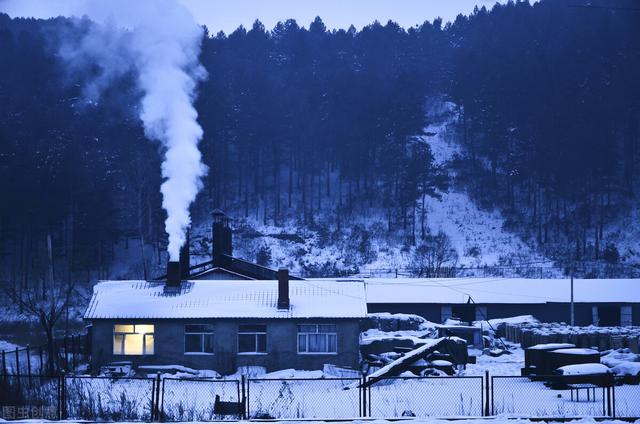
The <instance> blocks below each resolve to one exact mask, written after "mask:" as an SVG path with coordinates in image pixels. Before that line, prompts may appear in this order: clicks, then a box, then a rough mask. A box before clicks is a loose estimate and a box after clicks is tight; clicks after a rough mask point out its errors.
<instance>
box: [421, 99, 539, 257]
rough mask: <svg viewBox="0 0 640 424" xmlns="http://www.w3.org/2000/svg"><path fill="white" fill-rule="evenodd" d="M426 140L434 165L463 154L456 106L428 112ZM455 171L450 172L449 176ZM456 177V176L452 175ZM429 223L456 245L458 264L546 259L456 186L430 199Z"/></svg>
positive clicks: (502, 220)
mask: <svg viewBox="0 0 640 424" xmlns="http://www.w3.org/2000/svg"><path fill="white" fill-rule="evenodd" d="M428 118H429V121H433V122H436V123H435V124H433V125H430V126H428V127H427V128H425V133H426V134H434V135H431V136H425V137H423V138H424V139H425V140H426V141H427V142H428V143H429V145H430V146H431V151H432V152H433V155H434V158H435V162H436V163H437V164H439V165H445V164H447V163H448V162H450V161H451V160H452V159H454V157H455V155H457V154H460V153H461V150H460V146H459V145H458V143H457V142H456V132H455V128H454V124H455V122H456V121H457V118H458V117H457V113H456V109H455V105H453V104H452V103H445V104H442V105H438V107H434V108H432V109H431V110H430V112H429V116H428ZM452 173H453V171H450V175H451V174H452ZM451 176H452V177H454V178H455V174H453V175H451ZM428 207H429V209H428V215H427V216H428V219H427V223H428V226H429V229H430V230H431V232H432V233H437V232H438V231H443V232H444V233H445V234H447V235H448V236H449V238H450V240H451V242H452V244H453V245H454V246H455V249H456V251H457V252H458V256H459V265H462V266H467V267H479V266H484V265H505V264H513V263H540V262H543V261H544V260H545V258H544V257H542V256H541V255H539V254H538V253H537V252H536V251H535V248H534V247H532V246H530V245H528V244H527V243H525V242H524V241H523V240H521V239H520V238H519V237H518V236H516V235H515V234H513V233H511V232H509V231H508V230H506V229H504V227H503V226H504V219H503V217H502V216H501V214H500V212H499V211H497V210H491V211H487V210H482V209H480V208H478V207H477V206H476V205H475V204H474V202H473V200H472V199H471V198H470V197H469V196H468V194H467V193H466V192H464V191H461V189H460V188H458V187H457V186H456V185H455V184H454V185H453V186H452V188H451V189H450V191H449V192H448V193H442V199H440V200H438V199H429V201H428Z"/></svg>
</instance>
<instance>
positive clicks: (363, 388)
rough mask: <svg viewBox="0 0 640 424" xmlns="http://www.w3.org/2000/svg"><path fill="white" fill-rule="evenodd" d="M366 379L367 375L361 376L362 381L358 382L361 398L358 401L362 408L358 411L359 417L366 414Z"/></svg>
mask: <svg viewBox="0 0 640 424" xmlns="http://www.w3.org/2000/svg"><path fill="white" fill-rule="evenodd" d="M366 381H367V377H364V376H363V377H362V382H361V383H360V397H361V398H362V402H360V407H361V408H362V412H361V413H360V416H361V417H366V416H367V388H366V386H365V385H364V383H365V382H366Z"/></svg>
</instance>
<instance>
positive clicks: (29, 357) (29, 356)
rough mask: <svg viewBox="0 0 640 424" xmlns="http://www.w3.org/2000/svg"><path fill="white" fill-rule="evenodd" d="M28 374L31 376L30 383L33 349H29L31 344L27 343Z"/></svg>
mask: <svg viewBox="0 0 640 424" xmlns="http://www.w3.org/2000/svg"><path fill="white" fill-rule="evenodd" d="M26 352H27V376H28V378H29V383H31V351H30V349H29V345H27V350H26Z"/></svg>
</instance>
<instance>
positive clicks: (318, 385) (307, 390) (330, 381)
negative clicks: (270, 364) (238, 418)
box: [247, 378, 362, 419]
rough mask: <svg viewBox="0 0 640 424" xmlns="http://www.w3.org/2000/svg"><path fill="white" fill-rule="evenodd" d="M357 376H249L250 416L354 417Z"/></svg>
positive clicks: (359, 392) (359, 394)
mask: <svg viewBox="0 0 640 424" xmlns="http://www.w3.org/2000/svg"><path fill="white" fill-rule="evenodd" d="M361 383H362V380H360V379H359V378H321V379H318V378H315V379H312V378H295V379H249V380H248V386H247V409H248V417H249V418H273V419H281V418H355V417H360V416H361V414H362V409H361V405H362V388H361Z"/></svg>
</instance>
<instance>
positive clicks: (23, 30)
mask: <svg viewBox="0 0 640 424" xmlns="http://www.w3.org/2000/svg"><path fill="white" fill-rule="evenodd" d="M614 3H615V5H614ZM632 6H633V4H632V2H630V1H627V2H625V1H616V2H602V4H601V5H600V4H598V5H594V4H593V2H585V1H579V0H543V1H540V2H538V3H536V4H535V5H530V4H529V3H528V2H515V3H513V2H510V3H508V4H506V5H496V6H495V7H493V8H491V9H490V10H487V9H485V8H482V9H476V10H475V11H474V12H473V13H472V14H471V15H470V16H468V17H467V16H462V15H461V16H459V17H458V18H457V19H456V20H455V21H454V22H452V23H447V24H443V23H442V22H441V21H440V20H434V21H433V22H425V23H424V24H422V25H420V26H417V27H413V28H408V29H404V28H401V27H400V26H398V25H397V24H395V23H394V22H387V23H378V22H374V23H372V24H371V25H369V26H367V27H365V28H363V29H362V30H360V31H357V30H356V29H355V28H353V27H351V28H348V29H341V30H331V31H329V30H327V28H326V27H325V25H324V24H323V22H322V20H321V18H316V19H315V20H314V21H313V22H312V23H311V24H309V25H307V26H303V25H302V23H297V22H295V21H293V20H288V21H285V22H281V23H278V24H277V25H276V26H275V27H274V28H272V29H266V28H265V27H264V26H263V25H262V24H261V23H260V22H255V23H254V25H253V27H252V28H251V29H245V28H242V27H239V28H238V29H237V30H236V31H234V32H233V33H231V34H228V35H227V34H223V33H218V34H210V33H208V32H206V37H205V39H204V40H203V45H202V53H201V62H202V64H203V65H204V66H205V68H206V69H207V71H208V73H209V78H208V79H207V80H206V81H204V82H203V83H202V84H201V86H200V90H199V97H198V100H197V110H198V113H199V121H200V123H201V125H202V127H203V129H204V138H203V140H202V143H201V144H200V149H201V151H202V152H203V155H204V161H205V163H206V164H207V166H208V167H209V173H208V175H207V177H206V181H205V188H204V190H203V192H202V193H201V194H200V196H199V198H198V200H197V202H196V204H195V205H194V206H193V208H192V209H193V216H194V222H195V223H196V224H197V223H203V224H204V223H206V222H207V220H208V219H209V218H208V215H207V214H208V212H209V211H211V210H212V209H213V208H215V207H219V208H222V209H224V210H225V211H227V212H228V213H229V214H230V215H232V216H234V217H236V218H239V220H238V222H240V223H239V224H237V225H238V226H242V225H244V224H242V222H246V220H245V218H246V219H251V220H253V221H255V222H260V223H261V224H262V225H265V226H272V227H274V228H275V227H279V226H282V225H284V224H285V223H289V224H288V225H290V223H291V222H295V223H297V225H299V227H300V228H312V229H314V228H315V229H327V228H329V229H330V231H329V232H328V233H327V234H326V237H327V238H328V239H331V238H332V237H334V238H335V237H337V234H340V232H341V231H347V229H348V230H349V231H350V234H352V235H353V234H355V233H354V231H353V230H354V228H360V227H359V225H360V224H359V223H360V222H362V221H363V220H365V221H366V220H367V219H368V218H370V217H371V216H372V214H374V213H377V214H380V216H382V217H383V221H382V222H383V225H382V227H381V228H380V229H379V231H381V232H388V233H390V234H391V233H393V234H395V235H398V234H400V236H399V240H401V242H400V243H401V244H402V245H403V248H405V249H408V250H409V251H413V252H415V254H416V258H423V259H424V258H433V257H434V256H437V257H438V258H436V259H435V261H436V262H437V261H440V262H439V264H440V265H441V264H442V263H443V262H446V261H447V254H446V252H444V254H441V253H442V250H443V249H444V250H447V249H449V248H448V247H447V243H446V240H444V241H443V237H445V236H444V235H442V234H431V233H430V231H429V230H428V229H427V227H426V226H425V220H428V219H429V217H428V215H427V213H426V208H425V201H426V200H428V199H437V198H438V197H439V196H440V195H441V193H444V192H446V191H447V190H449V189H450V188H451V187H452V186H457V187H461V188H462V189H464V190H466V191H467V192H468V193H470V195H471V196H472V198H473V199H474V200H475V201H476V202H477V203H478V204H480V205H482V206H483V207H486V208H498V209H499V210H500V211H502V213H503V214H504V216H505V217H506V218H507V222H508V224H509V225H510V228H511V229H512V230H513V231H514V232H516V233H518V234H519V235H520V236H521V237H522V238H523V239H525V240H531V241H532V242H533V243H535V244H536V248H537V249H539V251H540V252H543V253H544V254H545V255H546V257H548V258H551V259H552V260H554V261H557V263H558V264H561V265H560V266H566V265H567V264H568V263H570V262H573V261H596V262H597V261H607V262H609V263H615V262H618V261H619V253H618V250H617V247H616V246H615V245H614V244H612V243H609V241H608V240H607V237H606V234H605V231H604V228H605V227H606V225H607V223H608V221H609V220H611V219H613V218H614V217H615V216H616V215H617V214H619V213H621V211H622V212H624V211H625V210H626V209H628V208H630V207H631V206H630V205H632V204H634V202H635V199H637V197H636V196H637V193H638V191H639V190H640V188H639V187H638V186H637V177H638V173H639V172H640V169H638V156H639V153H638V148H639V143H640V79H639V78H638V75H640V11H638V9H637V8H636V9H634V8H633V7H632ZM81 31H83V28H82V25H77V24H76V23H74V22H72V21H70V20H68V19H66V18H57V19H52V20H46V21H42V20H33V19H11V18H10V17H9V16H7V15H3V14H0V54H1V56H2V60H0V179H1V180H2V181H3V182H2V184H0V199H2V201H0V262H1V263H0V266H1V268H2V270H3V274H2V278H1V280H2V281H3V283H6V284H8V285H11V286H20V287H28V286H33V285H38V284H41V283H42V284H43V286H44V282H45V281H46V280H47V279H53V280H59V281H62V280H64V281H70V280H74V279H75V280H83V281H89V280H91V279H95V278H105V277H109V276H112V271H110V270H111V269H112V268H111V266H112V263H113V261H114V257H115V256H116V254H117V252H116V250H117V249H119V248H121V247H122V246H123V245H124V246H125V247H126V248H127V249H137V250H139V251H140V252H141V253H140V256H139V257H140V261H141V263H142V266H141V272H140V275H137V276H138V277H145V278H147V277H151V276H153V275H152V274H153V271H154V265H153V264H156V266H157V265H160V264H161V263H162V262H163V256H162V255H163V249H164V248H165V246H166V239H165V237H166V236H165V234H164V228H163V221H164V212H163V210H162V208H161V195H160V192H159V186H160V184H161V174H160V155H159V152H158V149H159V147H158V146H157V145H156V144H154V143H152V142H149V141H147V140H146V139H145V137H144V133H143V131H142V128H141V125H140V122H139V120H138V118H137V114H136V111H135V107H136V106H135V105H136V104H137V101H136V99H137V98H138V96H139V95H140V94H139V93H138V92H137V91H136V89H135V87H134V84H133V83H132V81H131V80H130V79H129V78H128V77H125V78H122V79H120V80H118V81H117V82H116V83H115V84H114V85H113V86H111V87H109V89H108V90H107V91H106V92H105V93H104V94H103V95H102V96H101V97H100V99H92V98H87V97H86V95H85V94H86V93H85V92H84V91H83V82H84V81H85V80H86V79H87V78H88V76H87V75H80V74H78V73H77V72H75V73H74V72H73V70H70V69H69V68H68V67H66V66H65V65H64V63H62V62H61V61H60V60H59V59H58V51H59V48H60V45H61V42H62V40H63V39H64V40H67V41H68V39H73V37H77V34H78V33H79V32H81ZM92 72H96V73H99V72H100V69H99V68H95V69H93V70H92ZM434 102H450V103H451V104H453V105H455V110H456V114H457V116H459V119H457V120H456V123H455V125H456V133H457V134H458V137H457V139H458V141H459V143H460V145H461V146H462V152H463V153H462V154H459V155H456V157H455V160H453V161H451V162H450V163H447V164H446V165H442V164H437V163H436V162H435V161H434V157H433V153H432V151H431V149H430V146H429V143H428V140H429V137H430V136H431V134H428V133H425V131H424V129H425V127H426V126H427V125H428V124H429V122H428V118H427V114H426V105H428V104H433V103H434ZM453 175H455V178H453ZM639 225H640V224H639ZM321 233H322V234H325V233H324V232H321ZM367 237H368V236H367V231H364V230H362V231H360V233H359V234H358V237H357V240H356V241H355V242H353V243H352V244H351V247H352V248H353V249H355V250H358V251H359V252H358V257H357V258H355V259H353V260H352V262H353V264H352V265H353V266H355V267H357V266H359V265H363V264H365V263H367V261H368V260H369V259H370V258H369V256H370V255H369V253H368V251H369V250H370V249H371V248H372V247H371V245H370V243H369V242H368V240H367ZM199 242H200V243H203V244H205V245H206V243H207V242H208V240H206V239H202V240H200V241H199ZM150 246H151V248H152V252H153V253H151V254H149V253H146V254H145V249H148V248H149V247H150ZM443 246H444V247H443ZM430 249H432V250H433V249H437V250H439V251H438V252H436V253H437V254H434V253H433V252H431V251H430ZM145 255H146V256H145ZM258 256H259V257H258V258H257V259H258V260H259V261H261V262H264V263H266V264H269V260H270V252H269V251H268V249H267V250H266V251H265V250H264V249H263V250H261V251H260V252H259V255H258ZM137 257H138V256H136V258H137ZM247 259H250V260H255V259H256V258H253V257H252V258H247ZM450 259H451V260H452V264H454V263H455V260H454V258H450ZM52 264H54V265H55V266H52ZM272 265H273V264H272ZM418 268H420V267H418ZM156 269H157V267H156Z"/></svg>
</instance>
